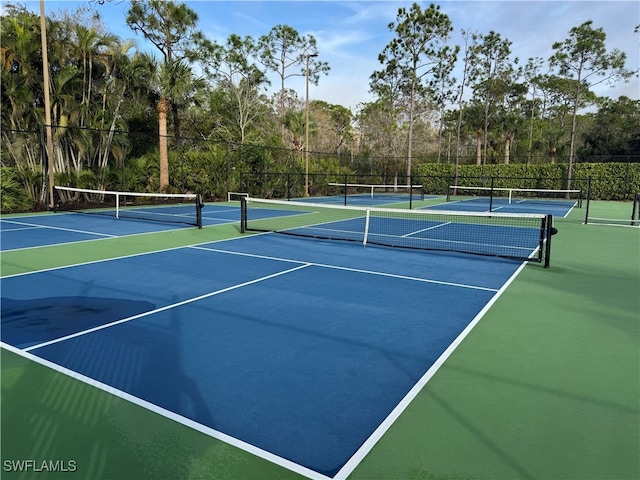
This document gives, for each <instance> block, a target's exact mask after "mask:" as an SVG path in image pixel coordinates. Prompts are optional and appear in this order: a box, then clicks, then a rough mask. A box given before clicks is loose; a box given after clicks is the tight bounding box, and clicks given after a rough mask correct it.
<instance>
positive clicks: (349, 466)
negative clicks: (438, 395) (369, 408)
mask: <svg viewBox="0 0 640 480" xmlns="http://www.w3.org/2000/svg"><path fill="white" fill-rule="evenodd" d="M526 265H527V263H526V262H523V263H521V264H520V266H519V267H518V268H517V269H516V271H515V272H514V273H513V275H511V277H509V279H508V280H507V281H506V282H505V283H504V285H503V286H502V287H501V288H500V290H498V291H497V292H496V294H495V295H494V296H493V297H491V299H490V300H489V301H488V302H487V303H486V305H485V306H484V307H483V308H482V310H480V312H478V314H477V315H476V316H475V317H474V318H473V320H471V322H469V324H468V325H467V326H466V327H465V329H464V330H463V331H462V332H460V334H459V335H458V336H457V337H456V338H455V340H453V342H451V344H449V346H448V347H447V349H446V350H445V351H444V352H442V354H441V355H440V356H439V357H438V359H437V360H436V361H435V362H433V364H432V365H431V367H429V369H428V370H427V371H426V372H425V373H424V375H423V376H422V377H421V378H420V380H418V382H416V384H415V385H414V386H413V388H411V390H409V392H408V393H407V394H406V395H405V396H404V398H403V399H402V400H401V401H400V402H399V403H398V405H396V407H395V408H394V409H393V410H392V411H391V413H389V415H388V416H387V417H386V418H385V419H384V420H383V421H382V422H381V423H380V425H379V426H378V428H376V430H375V431H374V432H373V433H372V434H371V435H370V436H369V438H367V439H366V440H365V441H364V443H363V444H362V445H361V446H360V448H359V449H358V450H357V451H356V453H354V454H353V455H352V456H351V458H350V459H349V460H348V461H347V463H345V464H344V465H343V466H342V468H341V469H340V470H339V471H338V473H337V474H336V475H335V476H334V477H333V480H346V478H347V477H348V476H349V475H351V473H353V471H354V470H355V468H356V467H357V466H358V465H359V464H360V462H362V460H363V459H364V457H365V456H366V455H367V454H368V453H369V452H370V451H371V449H372V448H373V447H374V446H375V444H376V443H378V441H379V440H380V439H381V438H382V436H383V435H384V434H385V433H386V432H387V430H389V428H391V425H393V424H394V423H395V422H396V420H398V418H399V417H400V415H402V413H403V412H404V411H405V410H406V409H407V407H408V406H409V404H410V403H411V402H412V401H413V400H414V399H415V398H416V397H417V396H418V394H419V393H420V392H421V391H422V389H423V388H424V387H425V386H426V385H427V383H428V382H429V381H430V380H431V378H433V376H434V375H435V374H436V372H437V371H438V370H439V369H440V367H442V365H443V364H444V363H445V362H446V361H447V359H448V358H449V357H450V356H451V354H453V352H454V351H455V350H456V348H458V346H459V345H460V344H461V343H462V341H463V340H464V339H465V338H466V337H467V335H469V333H471V331H472V330H473V329H474V328H475V326H476V325H477V324H478V322H480V320H481V319H482V317H484V316H485V314H486V313H487V312H488V311H489V309H490V308H491V307H492V306H493V304H494V303H495V302H496V301H497V300H498V298H500V296H502V294H503V293H504V291H505V290H506V289H507V287H508V286H509V285H511V283H512V282H513V281H514V280H515V279H516V277H517V276H518V275H519V274H520V272H521V271H522V269H524V267H525V266H526Z"/></svg>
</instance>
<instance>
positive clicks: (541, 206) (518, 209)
mask: <svg viewBox="0 0 640 480" xmlns="http://www.w3.org/2000/svg"><path fill="white" fill-rule="evenodd" d="M424 208H426V209H430V210H451V211H462V212H489V211H492V212H503V213H543V214H551V215H553V216H554V217H557V218H564V217H567V216H568V215H569V213H570V212H571V211H572V210H573V209H574V208H576V201H574V200H566V201H563V200H554V201H552V202H550V201H548V200H547V201H544V200H542V201H540V200H536V199H525V200H517V201H516V200H514V201H512V202H509V200H508V199H507V198H501V197H496V198H494V199H493V201H492V202H490V201H489V199H488V198H486V197H478V198H472V199H467V200H454V201H451V202H446V203H441V204H438V205H432V206H429V207H424Z"/></svg>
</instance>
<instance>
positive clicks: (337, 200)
mask: <svg viewBox="0 0 640 480" xmlns="http://www.w3.org/2000/svg"><path fill="white" fill-rule="evenodd" d="M434 198H437V197H435V196H424V197H422V198H421V197H420V196H419V195H415V196H410V195H409V194H394V193H388V194H384V193H376V194H375V195H368V194H364V193H363V194H358V195H347V197H346V199H345V196H344V195H330V196H325V197H306V198H296V199H293V200H295V201H296V202H309V203H324V204H329V205H345V204H346V205H357V206H365V207H366V206H374V205H391V204H394V203H409V202H410V201H414V202H415V201H418V200H430V199H434Z"/></svg>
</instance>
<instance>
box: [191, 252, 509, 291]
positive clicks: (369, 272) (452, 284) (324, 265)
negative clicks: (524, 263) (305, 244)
mask: <svg viewBox="0 0 640 480" xmlns="http://www.w3.org/2000/svg"><path fill="white" fill-rule="evenodd" d="M187 248H193V249H196V250H205V251H209V252H216V253H225V254H229V255H239V256H243V257H252V258H260V259H264V260H276V261H280V262H288V263H299V264H304V265H309V266H314V267H320V268H330V269H334V270H344V271H347V272H354V273H364V274H367V275H378V276H381V277H390V278H397V279H402V280H412V281H416V282H424V283H434V284H437V285H445V286H448V287H458V288H467V289H472V290H483V291H487V292H497V291H498V289H496V288H489V287H482V286H479V285H469V284H464V283H455V282H445V281H442V280H432V279H429V278H420V277H410V276H407V275H398V274H395V273H385V272H377V271H375V270H364V269H360V268H353V267H343V266H341V265H331V264H328V263H317V262H309V261H303V260H294V259H291V258H282V257H273V256H269V255H260V254H256V253H245V252H235V251H233V250H224V249H219V248H210V247H204V246H196V245H192V246H190V247H187Z"/></svg>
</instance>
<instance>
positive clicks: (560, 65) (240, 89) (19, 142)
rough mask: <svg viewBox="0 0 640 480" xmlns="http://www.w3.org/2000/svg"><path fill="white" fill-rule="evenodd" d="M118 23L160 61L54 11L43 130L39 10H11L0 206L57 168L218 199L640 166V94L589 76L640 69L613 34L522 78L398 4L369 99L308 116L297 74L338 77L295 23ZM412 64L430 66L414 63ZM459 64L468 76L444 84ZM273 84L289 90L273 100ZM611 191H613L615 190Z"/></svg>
mask: <svg viewBox="0 0 640 480" xmlns="http://www.w3.org/2000/svg"><path fill="white" fill-rule="evenodd" d="M126 23H127V25H129V27H130V28H131V29H132V33H133V32H136V33H138V34H140V35H142V36H144V38H145V39H146V40H147V41H149V42H151V43H152V44H153V45H154V46H155V47H156V51H157V53H158V54H159V56H158V57H155V56H154V55H150V54H148V53H142V52H140V51H137V50H136V49H135V48H134V44H133V43H132V42H130V41H124V40H122V39H120V38H118V37H116V36H114V35H113V34H111V33H110V32H109V29H108V27H107V26H105V25H104V24H103V23H102V21H101V20H100V6H99V4H98V3H96V4H93V3H83V4H80V6H79V7H78V8H77V9H76V10H75V11H73V12H68V11H62V12H58V13H56V14H54V15H53V16H51V17H49V18H46V34H47V36H48V39H47V49H48V59H49V73H50V85H49V89H50V97H51V100H50V104H51V105H50V106H51V108H50V112H51V124H52V125H51V128H50V129H49V128H47V127H49V126H48V125H46V124H45V115H44V113H45V91H44V87H43V85H44V80H43V79H44V75H43V65H42V57H43V54H42V53H43V52H42V51H41V29H40V17H39V15H38V14H37V13H34V12H33V11H31V10H29V9H28V8H27V7H24V6H21V5H19V4H4V5H3V10H2V17H1V18H0V35H1V37H0V60H1V64H0V67H1V72H0V73H1V78H0V80H1V90H0V95H1V100H2V110H1V112H0V114H1V119H0V121H1V125H2V132H1V136H2V138H1V141H2V145H1V146H2V148H1V150H0V154H1V157H0V160H1V164H2V193H3V196H2V197H3V199H2V209H3V211H14V210H22V209H28V208H34V207H35V206H37V205H43V204H44V203H45V201H46V196H47V188H46V180H47V172H48V171H49V170H50V167H51V171H52V172H53V173H54V174H55V180H54V181H55V183H56V184H69V185H70V184H72V185H77V186H81V187H89V188H102V189H128V190H135V191H159V190H165V191H175V192H177V191H196V192H199V193H202V194H203V195H204V196H205V197H206V198H210V199H214V198H216V199H218V198H224V197H225V196H226V192H227V191H228V190H233V189H234V188H238V187H239V185H240V183H239V182H240V177H241V175H242V174H255V173H257V172H261V171H263V172H264V171H271V172H292V173H300V172H304V171H305V168H306V166H307V165H308V166H309V168H310V171H311V173H338V172H340V173H343V172H353V173H362V174H372V173H375V174H379V175H381V176H382V177H383V178H392V177H394V176H397V175H399V174H400V175H406V173H407V172H413V173H414V174H417V173H420V174H424V173H423V172H425V171H430V170H429V169H430V168H436V169H439V168H442V169H445V170H447V169H449V170H450V169H453V170H454V174H455V172H456V171H458V174H459V175H460V174H462V172H465V171H466V170H465V169H466V168H471V167H472V166H479V167H480V168H485V169H490V168H493V167H494V166H495V165H496V164H498V163H500V164H511V166H512V167H514V168H516V169H518V168H525V169H526V170H527V171H530V169H534V168H540V169H542V170H541V172H542V171H544V173H549V175H551V174H552V172H555V171H558V172H563V173H562V175H564V178H565V180H566V177H567V165H569V166H571V165H572V164H573V163H574V162H575V163H576V170H575V171H574V172H572V174H571V176H572V177H576V178H578V177H582V176H585V175H587V174H589V175H591V176H601V177H603V178H612V179H613V178H617V175H618V174H617V173H616V172H617V170H616V169H617V168H618V167H616V166H615V165H618V163H619V162H622V163H621V165H628V164H629V163H634V162H638V161H640V101H638V100H632V99H629V98H626V97H621V98H618V99H609V98H597V97H596V96H595V95H594V94H593V93H592V92H591V90H590V86H591V84H592V83H591V82H593V79H594V78H596V77H598V81H601V79H603V78H604V79H608V80H610V81H624V79H626V78H628V77H629V76H630V75H631V73H632V72H629V71H628V70H626V69H625V68H624V60H625V57H624V54H622V53H621V52H618V51H616V50H613V51H610V52H607V51H606V48H605V40H606V35H605V33H604V32H603V31H602V30H601V29H598V28H595V27H594V26H593V25H592V22H585V23H584V24H582V25H579V26H577V27H575V28H573V29H572V30H571V31H570V32H569V33H568V37H567V39H566V40H565V41H564V42H557V44H554V45H553V48H554V52H555V53H554V56H553V57H552V58H550V59H548V60H547V61H546V63H547V65H546V67H548V68H545V60H543V59H540V58H536V59H529V61H528V63H527V65H526V66H525V67H521V66H519V63H518V61H517V59H515V58H513V57H512V55H511V50H510V45H511V42H510V41H509V40H508V39H505V38H502V36H501V35H500V34H499V33H498V32H487V33H483V34H467V35H466V36H465V38H466V41H467V43H466V44H465V45H463V46H459V45H451V44H450V42H449V36H448V35H449V33H450V32H451V31H452V30H453V28H455V26H453V25H451V22H450V20H449V19H448V17H447V16H446V14H444V13H442V12H441V11H440V9H439V7H437V6H435V5H431V6H429V7H428V8H426V9H424V10H422V9H421V7H420V6H419V5H417V4H414V5H412V6H411V8H408V9H406V8H400V9H399V11H398V19H397V22H394V23H393V24H391V25H389V28H390V29H391V30H392V31H393V32H394V34H395V35H396V37H395V38H394V40H393V41H392V42H391V43H390V44H389V45H388V46H387V47H386V48H385V49H384V50H383V52H381V54H380V58H379V59H380V62H381V70H380V71H378V72H372V76H371V82H372V83H371V85H370V86H366V85H363V86H362V88H365V89H366V88H370V89H371V90H372V91H373V92H374V93H375V94H376V99H375V101H373V102H370V103H367V104H364V105H361V106H360V107H359V109H358V111H357V112H352V111H351V110H349V109H348V108H346V107H344V106H341V105H332V104H329V103H327V102H324V101H321V100H314V101H311V102H310V103H309V104H308V111H307V109H306V107H307V104H306V103H305V100H306V99H305V98H301V97H300V96H299V95H298V93H297V92H294V91H292V90H290V89H288V88H287V84H286V80H287V79H289V78H290V77H291V76H296V75H297V76H303V75H304V76H306V77H307V78H308V80H309V82H311V83H314V84H315V83H318V82H319V81H321V77H322V75H328V74H329V73H330V68H329V65H328V64H327V63H326V62H323V61H322V60H321V58H319V57H318V50H317V48H316V40H315V38H314V37H313V36H311V35H306V36H301V35H299V34H298V32H297V31H296V30H295V28H293V27H291V26H287V25H276V26H274V27H273V28H272V29H271V30H270V31H269V32H265V34H264V35H263V36H261V37H260V38H258V39H254V38H251V37H241V36H239V35H235V34H234V35H231V36H230V37H229V39H228V40H227V41H226V42H225V43H224V44H217V43H215V42H212V41H210V40H209V39H207V38H206V36H205V35H204V34H203V33H202V32H201V31H200V30H198V18H197V15H196V14H195V12H193V11H191V10H190V9H189V8H188V6H186V5H185V4H182V3H179V2H174V1H167V2H164V1H159V0H150V1H147V2H140V1H137V0H131V1H130V4H129V10H128V12H127V17H126ZM381 28H384V25H381ZM416 32H421V34H420V35H417V34H416ZM580 55H581V56H580ZM577 58H582V59H585V58H586V59H588V62H583V63H582V64H581V63H576V62H577V60H576V59H577ZM416 62H422V63H421V64H422V65H426V66H427V67H426V68H423V69H418V68H412V67H411V66H412V65H418V63H416ZM456 63H462V64H463V67H464V77H463V78H462V79H456V78H453V77H452V75H451V72H452V71H453V66H454V65H455V64H456ZM576 69H579V72H580V74H579V75H576V74H575V71H577V70H576ZM546 70H549V72H550V73H548V74H542V73H541V72H543V71H546ZM274 73H275V74H277V75H278V76H279V78H280V85H278V87H279V90H278V92H277V94H275V95H274V96H273V97H269V96H268V93H267V92H268V90H267V86H268V80H267V78H268V76H269V75H270V74H274ZM463 98H464V99H465V100H464V101H463ZM587 107H588V110H585V109H586V108H587ZM585 111H587V112H589V113H584V112H585ZM579 112H583V113H579ZM307 118H308V121H307ZM49 130H50V131H51V137H50V139H51V140H50V142H51V148H52V156H51V158H48V159H47V156H46V154H45V146H47V147H48V142H49V137H48V135H47V133H48V131H49ZM307 139H308V141H307ZM307 162H309V163H307ZM586 162H588V163H586ZM594 162H596V163H594ZM598 162H610V163H612V164H611V165H609V166H606V167H605V166H599V165H597V163H598ZM614 164H615V165H614ZM586 165H592V166H591V167H589V168H587V167H586ZM619 168H629V167H619ZM544 169H548V170H544ZM447 171H448V170H447ZM562 175H559V176H562ZM634 178H635V177H634ZM612 181H613V180H612ZM634 181H635V180H634ZM613 182H614V183H615V181H613ZM621 188H622V187H621ZM612 190H615V191H616V192H617V193H615V194H612V198H618V197H619V196H620V195H623V193H622V190H620V189H618V188H617V187H612ZM601 196H602V197H603V198H604V196H606V192H605V191H604V190H603V193H602V195H601Z"/></svg>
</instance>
